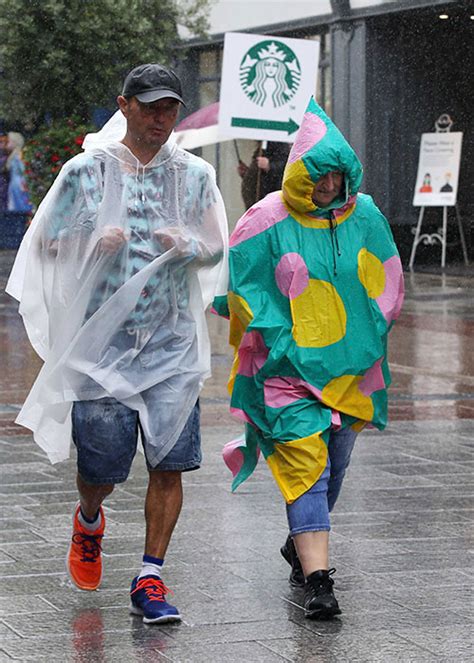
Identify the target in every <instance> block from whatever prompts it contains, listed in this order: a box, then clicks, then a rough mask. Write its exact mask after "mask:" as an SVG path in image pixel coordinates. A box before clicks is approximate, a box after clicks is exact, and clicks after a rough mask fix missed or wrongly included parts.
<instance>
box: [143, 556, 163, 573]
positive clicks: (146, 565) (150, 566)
mask: <svg viewBox="0 0 474 663" xmlns="http://www.w3.org/2000/svg"><path fill="white" fill-rule="evenodd" d="M163 564H164V560H163V559H160V558H159V557H152V556H151V555H143V562H142V570H141V571H140V575H139V576H138V577H139V578H143V576H157V577H158V578H161V569H162V568H163Z"/></svg>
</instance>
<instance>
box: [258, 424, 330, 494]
mask: <svg viewBox="0 0 474 663" xmlns="http://www.w3.org/2000/svg"><path fill="white" fill-rule="evenodd" d="M327 457H328V450H327V447H326V444H325V443H324V440H323V438H322V437H321V433H314V435H310V436H309V437H302V438H300V439H299V440H293V441H291V442H276V443H275V451H274V452H273V453H272V454H271V455H270V456H267V459H266V460H267V463H268V466H269V468H270V470H271V472H272V474H273V477H274V479H275V481H276V482H277V484H278V487H279V488H280V490H281V492H282V494H283V497H284V498H285V500H286V502H288V504H291V502H294V501H295V500H296V499H297V498H298V497H299V496H300V495H302V494H303V493H305V492H306V491H307V490H308V489H309V488H311V486H313V485H314V484H315V483H316V481H317V480H318V479H319V477H320V476H321V474H322V473H323V472H324V469H325V467H326V464H327Z"/></svg>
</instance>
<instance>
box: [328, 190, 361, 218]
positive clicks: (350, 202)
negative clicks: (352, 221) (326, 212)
mask: <svg viewBox="0 0 474 663" xmlns="http://www.w3.org/2000/svg"><path fill="white" fill-rule="evenodd" d="M356 199H357V194H356V195H354V196H349V198H348V199H347V202H346V204H345V205H343V206H342V207H339V208H338V209H335V210H333V214H334V217H335V218H336V219H338V218H339V217H340V216H344V214H345V213H346V212H347V210H348V209H349V207H352V206H353V205H354V204H355V202H356Z"/></svg>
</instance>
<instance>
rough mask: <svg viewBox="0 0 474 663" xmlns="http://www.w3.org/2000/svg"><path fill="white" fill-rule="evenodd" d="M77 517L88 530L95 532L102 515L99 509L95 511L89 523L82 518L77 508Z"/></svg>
mask: <svg viewBox="0 0 474 663" xmlns="http://www.w3.org/2000/svg"><path fill="white" fill-rule="evenodd" d="M78 519H79V522H80V523H81V525H82V526H83V527H85V528H86V529H88V530H89V531H90V532H95V530H96V529H99V527H100V525H101V523H102V517H101V515H100V511H98V512H97V516H96V518H95V520H94V521H93V522H92V523H91V522H89V521H87V520H86V519H85V518H84V516H83V514H82V511H81V509H79V515H78Z"/></svg>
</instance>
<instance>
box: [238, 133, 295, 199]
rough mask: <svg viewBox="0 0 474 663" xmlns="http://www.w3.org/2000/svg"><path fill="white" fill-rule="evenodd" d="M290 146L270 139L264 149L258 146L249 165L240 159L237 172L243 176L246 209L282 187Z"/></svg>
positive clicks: (243, 194) (243, 196)
mask: <svg viewBox="0 0 474 663" xmlns="http://www.w3.org/2000/svg"><path fill="white" fill-rule="evenodd" d="M264 142H266V141H264ZM290 147H291V145H290V144H288V143H275V142H271V141H270V142H268V143H267V144H266V147H265V148H264V149H263V148H262V146H259V147H257V149H256V150H255V152H254V153H253V155H252V160H251V162H250V165H249V166H247V165H246V164H245V163H244V162H243V161H239V164H238V166H237V172H238V174H239V175H240V177H241V178H242V186H241V192H242V198H243V201H244V204H245V209H248V208H249V207H252V205H253V204H254V203H256V202H257V201H258V200H261V199H262V198H265V196H266V195H267V194H268V193H270V192H272V191H278V190H279V189H281V179H282V177H283V171H284V170H285V165H286V161H287V159H288V155H289V153H290Z"/></svg>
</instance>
